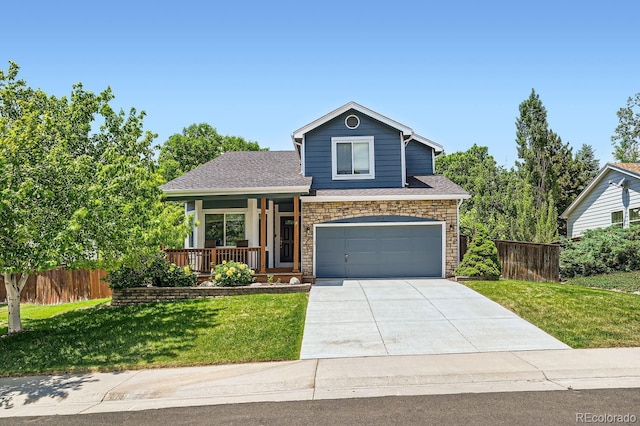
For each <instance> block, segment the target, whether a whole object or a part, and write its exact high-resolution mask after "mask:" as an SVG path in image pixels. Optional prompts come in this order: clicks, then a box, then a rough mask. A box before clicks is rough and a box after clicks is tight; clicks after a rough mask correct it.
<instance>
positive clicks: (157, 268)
mask: <svg viewBox="0 0 640 426" xmlns="http://www.w3.org/2000/svg"><path fill="white" fill-rule="evenodd" d="M104 281H108V282H109V287H111V288H112V289H120V288H131V287H146V286H147V285H153V286H155V287H189V286H194V285H196V282H197V277H196V276H195V275H194V274H192V273H191V269H190V268H189V266H185V267H180V266H177V265H175V264H173V263H170V262H167V261H166V260H165V259H163V258H162V257H154V258H152V259H151V260H147V261H144V260H141V262H140V268H139V269H134V268H131V267H128V266H122V267H120V268H118V269H114V270H113V271H110V272H109V274H107V276H106V277H104Z"/></svg>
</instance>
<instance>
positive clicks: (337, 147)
mask: <svg viewBox="0 0 640 426" xmlns="http://www.w3.org/2000/svg"><path fill="white" fill-rule="evenodd" d="M331 157H332V158H331V162H332V176H333V179H334V180H338V179H374V178H375V170H374V166H375V160H374V159H375V156H374V152H373V136H353V137H334V138H331Z"/></svg>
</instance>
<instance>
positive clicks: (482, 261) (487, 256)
mask: <svg viewBox="0 0 640 426" xmlns="http://www.w3.org/2000/svg"><path fill="white" fill-rule="evenodd" d="M501 272H502V266H501V265H500V261H499V260H498V249H497V248H496V245H495V244H494V242H493V241H491V240H490V239H489V235H488V233H487V228H486V227H485V226H484V225H482V224H476V227H475V232H474V234H473V238H472V240H471V243H470V244H469V248H468V249H467V252H466V253H465V255H464V258H463V259H462V262H461V263H460V265H458V267H457V268H456V269H455V271H454V273H455V274H456V275H459V276H468V277H484V278H498V277H499V276H500V273H501Z"/></svg>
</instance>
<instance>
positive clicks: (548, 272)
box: [460, 236, 560, 282]
mask: <svg viewBox="0 0 640 426" xmlns="http://www.w3.org/2000/svg"><path fill="white" fill-rule="evenodd" d="M493 242H494V243H495V245H496V247H497V248H498V259H499V260H500V263H501V265H502V277H503V278H507V279H512V280H525V281H551V282H559V281H560V245H558V244H539V243H526V242H522V241H504V240H494V241H493ZM463 248H464V250H463ZM466 248H467V237H465V236H460V260H462V257H463V256H464V254H465V252H466Z"/></svg>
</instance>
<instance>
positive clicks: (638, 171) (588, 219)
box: [560, 163, 640, 238]
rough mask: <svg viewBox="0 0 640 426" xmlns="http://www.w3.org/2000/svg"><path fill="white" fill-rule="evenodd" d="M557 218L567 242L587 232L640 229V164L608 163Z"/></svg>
mask: <svg viewBox="0 0 640 426" xmlns="http://www.w3.org/2000/svg"><path fill="white" fill-rule="evenodd" d="M560 217H561V218H563V219H566V220H567V236H568V237H569V238H575V237H580V236H581V235H582V234H583V233H584V232H585V231H586V230H587V229H595V228H606V227H608V226H611V225H618V226H621V227H623V228H628V227H629V226H634V225H640V163H608V164H607V165H606V166H604V167H603V168H602V169H601V170H600V172H599V173H598V175H597V176H596V177H595V178H594V179H593V181H592V182H591V183H590V184H589V186H587V187H586V188H585V189H584V191H582V192H581V193H580V195H578V198H576V199H575V201H574V202H573V203H571V205H569V207H567V209H566V210H565V211H564V213H562V215H560Z"/></svg>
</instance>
